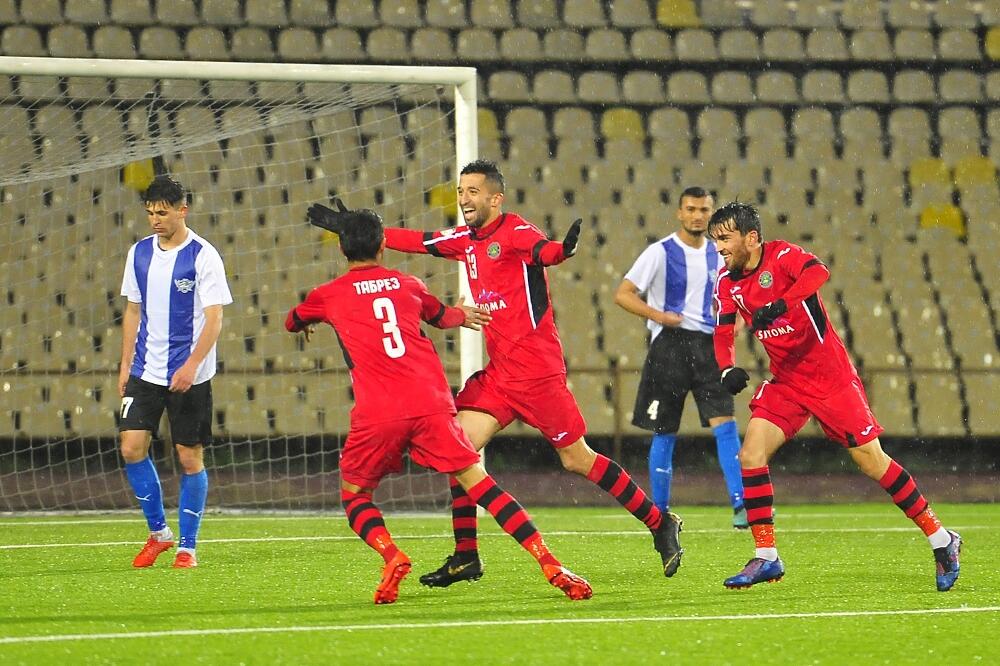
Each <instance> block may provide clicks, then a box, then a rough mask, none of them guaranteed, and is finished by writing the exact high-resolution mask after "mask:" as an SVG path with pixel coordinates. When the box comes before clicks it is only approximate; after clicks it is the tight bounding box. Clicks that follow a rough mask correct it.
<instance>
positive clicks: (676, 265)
mask: <svg viewBox="0 0 1000 666" xmlns="http://www.w3.org/2000/svg"><path fill="white" fill-rule="evenodd" d="M722 266H723V261H722V257H720V256H719V252H718V250H716V248H715V243H713V242H712V241H710V240H707V239H706V240H705V243H704V245H702V246H701V247H700V248H698V249H695V248H693V247H690V246H688V245H685V244H684V243H682V242H681V241H680V239H678V238H677V234H676V233H673V234H670V235H669V236H667V237H666V238H664V239H662V240H660V241H657V242H656V243H654V244H652V245H650V246H649V247H647V248H646V249H645V250H643V252H642V254H640V255H639V258H638V259H636V260H635V263H634V264H632V268H630V269H629V271H628V273H626V274H625V279H626V280H628V281H629V282H631V283H632V284H634V285H635V286H636V287H638V289H639V293H640V294H645V298H646V303H647V304H648V305H649V306H650V307H652V308H656V309H657V310H662V311H664V312H667V311H669V312H677V313H680V315H681V316H682V317H683V321H682V322H681V326H680V327H681V328H684V329H687V330H689V331H701V332H702V333H711V332H712V331H714V330H715V315H714V314H713V312H712V292H713V291H714V289H715V282H716V280H717V279H718V276H719V269H720V268H722ZM646 326H647V327H648V328H649V330H650V331H652V335H653V337H654V338H655V337H656V336H657V335H658V334H659V333H660V330H661V329H662V328H663V326H661V325H660V324H658V323H656V322H654V321H652V320H646Z"/></svg>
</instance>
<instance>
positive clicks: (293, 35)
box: [278, 28, 320, 101]
mask: <svg viewBox="0 0 1000 666" xmlns="http://www.w3.org/2000/svg"><path fill="white" fill-rule="evenodd" d="M319 52H320V49H319V40H318V39H317V38H316V33H315V32H313V31H312V30H307V29H306V28H288V29H286V30H282V31H281V32H279V33H278V55H279V56H280V57H281V60H282V61H284V62H315V61H316V54H317V53H319ZM279 101H280V100H279Z"/></svg>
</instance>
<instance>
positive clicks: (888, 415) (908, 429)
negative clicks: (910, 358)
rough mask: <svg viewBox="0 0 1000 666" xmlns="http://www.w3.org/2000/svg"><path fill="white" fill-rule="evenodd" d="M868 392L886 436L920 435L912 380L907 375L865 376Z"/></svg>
mask: <svg viewBox="0 0 1000 666" xmlns="http://www.w3.org/2000/svg"><path fill="white" fill-rule="evenodd" d="M865 375H866V376H865V382H864V384H865V389H866V391H865V392H866V394H867V396H868V400H869V402H870V404H871V409H872V413H873V414H874V415H875V418H876V419H877V420H878V422H879V424H880V425H881V426H882V427H883V428H885V431H886V434H887V435H890V436H896V437H905V436H912V435H915V434H916V428H915V424H914V422H913V402H912V401H911V400H910V381H909V379H908V378H907V376H906V373H904V372H872V373H865Z"/></svg>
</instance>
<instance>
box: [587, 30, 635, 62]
mask: <svg viewBox="0 0 1000 666" xmlns="http://www.w3.org/2000/svg"><path fill="white" fill-rule="evenodd" d="M584 53H585V55H586V58H587V60H592V61H603V62H622V61H625V60H628V59H629V53H628V45H627V44H626V43H625V34H624V33H622V32H621V31H619V30H612V29H605V28H601V29H598V30H591V31H590V32H589V33H587V40H586V44H585V45H584Z"/></svg>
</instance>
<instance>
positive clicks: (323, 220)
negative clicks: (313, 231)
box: [306, 197, 353, 234]
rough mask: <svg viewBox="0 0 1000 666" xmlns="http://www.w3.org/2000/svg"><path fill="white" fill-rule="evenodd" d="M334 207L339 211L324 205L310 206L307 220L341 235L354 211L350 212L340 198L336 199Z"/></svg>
mask: <svg viewBox="0 0 1000 666" xmlns="http://www.w3.org/2000/svg"><path fill="white" fill-rule="evenodd" d="M333 205H334V206H336V207H337V210H333V209H332V208H327V207H326V206H324V205H323V204H313V205H312V206H309V210H307V211H306V219H308V220H309V224H311V225H313V226H314V227H319V228H320V229H326V230H327V231H332V232H333V233H335V234H339V233H340V231H341V230H342V229H343V228H344V224H345V223H346V222H347V218H348V216H349V215H350V214H351V213H352V212H353V211H351V210H348V208H347V206H345V205H344V202H343V201H341V200H340V197H334V199H333Z"/></svg>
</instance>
